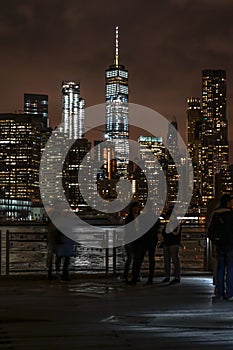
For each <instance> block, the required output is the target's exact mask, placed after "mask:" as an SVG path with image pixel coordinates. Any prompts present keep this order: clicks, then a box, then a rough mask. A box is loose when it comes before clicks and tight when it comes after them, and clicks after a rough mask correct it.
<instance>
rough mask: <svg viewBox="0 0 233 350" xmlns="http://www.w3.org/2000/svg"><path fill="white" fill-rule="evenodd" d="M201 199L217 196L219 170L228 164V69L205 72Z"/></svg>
mask: <svg viewBox="0 0 233 350" xmlns="http://www.w3.org/2000/svg"><path fill="white" fill-rule="evenodd" d="M202 121H203V124H202V125H203V126H202V128H203V131H202V133H203V134H202V200H203V202H204V204H206V203H207V201H208V200H209V199H211V198H213V197H214V196H215V179H216V174H218V173H220V170H221V169H227V167H228V165H229V146H228V125H227V116H226V72H225V71H224V70H212V69H208V70H203V72H202Z"/></svg>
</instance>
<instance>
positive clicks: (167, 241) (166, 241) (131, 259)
mask: <svg viewBox="0 0 233 350" xmlns="http://www.w3.org/2000/svg"><path fill="white" fill-rule="evenodd" d="M141 210H142V208H141V205H140V204H139V203H138V202H133V203H132V204H131V206H130V208H129V213H128V216H127V217H126V220H125V224H126V225H127V224H129V223H131V222H134V225H135V232H136V231H137V225H138V223H137V220H138V218H139V215H140V212H141ZM154 210H155V208H154ZM149 211H151V213H152V211H153V205H152V204H150V205H149ZM171 213H172V210H171V209H169V210H168V211H167V212H166V213H165V214H164V216H165V222H166V224H165V225H164V227H163V229H162V236H163V249H164V271H165V277H164V279H163V280H162V283H171V284H175V283H180V273H181V271H180V270H181V269H180V258H179V247H180V243H181V225H180V224H178V226H177V227H176V228H175V229H173V230H172V231H171V232H169V233H167V232H166V227H167V223H168V222H169V219H170V216H171ZM148 214H149V213H147V215H148ZM160 229H161V222H160V219H159V218H158V220H156V221H155V223H154V224H153V225H152V227H150V228H149V229H148V231H147V232H145V233H144V234H142V235H141V236H139V237H138V238H136V239H135V240H133V241H132V242H130V243H128V244H126V245H125V251H126V261H125V267H124V272H123V281H124V282H125V283H127V284H129V285H136V284H137V283H138V282H139V281H140V270H141V266H142V263H143V260H144V258H145V255H146V253H148V259H149V274H148V279H147V282H146V284H147V285H151V284H153V278H154V272H155V251H156V247H157V244H158V233H159V231H160ZM126 234H127V226H126ZM171 262H172V263H173V266H174V279H173V280H172V281H171V282H170V278H171ZM131 264H132V278H131V279H129V270H130V266H131Z"/></svg>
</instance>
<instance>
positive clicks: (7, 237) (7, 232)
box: [6, 230, 10, 275]
mask: <svg viewBox="0 0 233 350" xmlns="http://www.w3.org/2000/svg"><path fill="white" fill-rule="evenodd" d="M9 271H10V232H9V230H7V231H6V275H9Z"/></svg>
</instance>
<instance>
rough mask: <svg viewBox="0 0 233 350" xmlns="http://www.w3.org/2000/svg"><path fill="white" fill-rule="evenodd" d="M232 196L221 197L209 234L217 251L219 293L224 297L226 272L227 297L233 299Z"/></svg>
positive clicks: (218, 296) (219, 296)
mask: <svg viewBox="0 0 233 350" xmlns="http://www.w3.org/2000/svg"><path fill="white" fill-rule="evenodd" d="M231 200H232V199H231V196H230V195H228V194H224V195H223V196H222V197H221V198H220V206H219V208H218V209H216V210H215V212H214V214H213V217H212V220H211V223H210V226H209V229H208V235H209V238H210V240H212V243H213V244H215V246H216V251H217V295H216V299H217V300H221V299H223V297H224V289H225V288H224V285H225V274H226V297H227V299H228V300H229V301H233V210H232V208H231V205H232V202H231Z"/></svg>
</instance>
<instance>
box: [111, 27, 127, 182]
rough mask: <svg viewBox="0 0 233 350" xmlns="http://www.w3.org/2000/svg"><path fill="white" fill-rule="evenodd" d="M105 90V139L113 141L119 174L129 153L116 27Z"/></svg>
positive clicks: (124, 85) (124, 169) (123, 172)
mask: <svg viewBox="0 0 233 350" xmlns="http://www.w3.org/2000/svg"><path fill="white" fill-rule="evenodd" d="M105 79H106V80H105V81H106V90H105V101H106V132H105V137H106V139H107V140H110V141H115V158H116V161H117V172H118V174H119V175H120V176H125V175H126V173H127V164H128V154H129V144H128V138H129V126H128V94H129V88H128V71H127V70H126V69H125V67H124V66H123V65H121V64H119V39H118V27H116V47H115V59H114V64H113V65H110V66H109V68H108V69H107V70H106V72H105Z"/></svg>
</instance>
